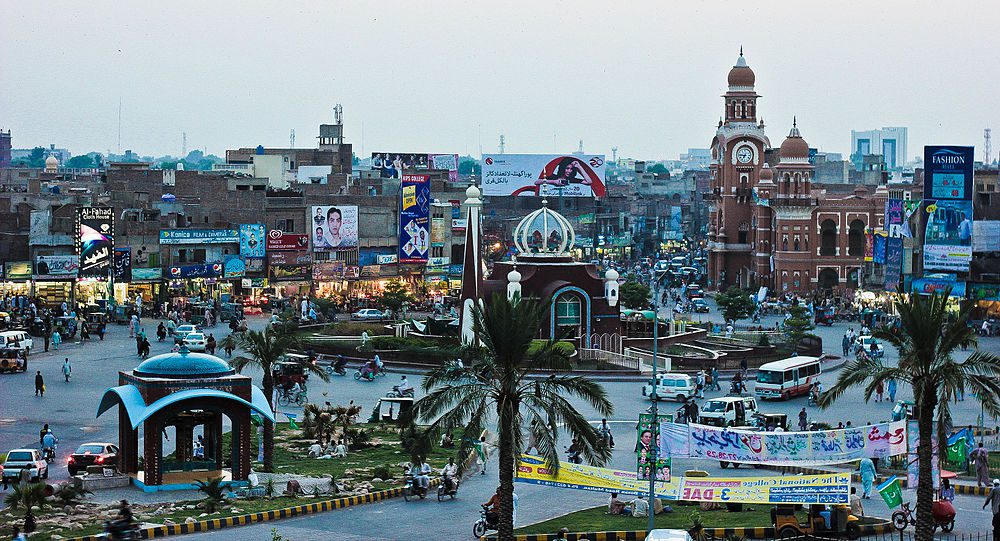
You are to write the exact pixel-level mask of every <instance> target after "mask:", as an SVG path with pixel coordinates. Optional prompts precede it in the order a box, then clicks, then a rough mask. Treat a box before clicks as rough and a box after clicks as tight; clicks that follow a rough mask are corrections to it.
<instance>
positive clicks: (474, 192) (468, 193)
mask: <svg viewBox="0 0 1000 541" xmlns="http://www.w3.org/2000/svg"><path fill="white" fill-rule="evenodd" d="M481 194H482V192H480V191H479V188H477V187H476V185H475V184H470V185H469V187H468V188H466V189H465V197H467V198H469V199H479V196H480V195H481Z"/></svg>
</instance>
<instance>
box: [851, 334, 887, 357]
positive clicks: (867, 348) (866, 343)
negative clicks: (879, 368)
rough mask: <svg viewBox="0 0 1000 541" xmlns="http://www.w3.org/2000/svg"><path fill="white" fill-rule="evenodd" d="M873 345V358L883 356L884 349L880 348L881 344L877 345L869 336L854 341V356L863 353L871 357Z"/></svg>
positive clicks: (876, 341)
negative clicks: (873, 346)
mask: <svg viewBox="0 0 1000 541" xmlns="http://www.w3.org/2000/svg"><path fill="white" fill-rule="evenodd" d="M873 344H874V345H875V355H874V356H875V358H879V357H882V356H883V355H885V348H884V347H882V344H879V343H878V340H875V338H873V337H872V336H869V335H864V336H859V337H857V338H855V339H854V354H855V355H857V354H859V353H861V352H862V351H864V352H865V353H867V354H868V355H871V354H872V345H873Z"/></svg>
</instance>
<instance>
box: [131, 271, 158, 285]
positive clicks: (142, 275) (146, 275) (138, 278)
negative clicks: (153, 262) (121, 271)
mask: <svg viewBox="0 0 1000 541" xmlns="http://www.w3.org/2000/svg"><path fill="white" fill-rule="evenodd" d="M161 278H163V269H161V268H159V267H157V268H155V269H137V268H133V269H132V281H133V282H142V281H153V282H158V281H160V279H161Z"/></svg>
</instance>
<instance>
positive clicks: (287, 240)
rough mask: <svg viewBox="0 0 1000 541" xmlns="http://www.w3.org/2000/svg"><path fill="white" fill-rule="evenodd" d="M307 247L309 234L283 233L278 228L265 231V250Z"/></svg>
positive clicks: (293, 249) (291, 249)
mask: <svg viewBox="0 0 1000 541" xmlns="http://www.w3.org/2000/svg"><path fill="white" fill-rule="evenodd" d="M308 249H309V235H300V234H298V233H284V232H282V231H281V230H280V229H272V230H270V231H268V232H267V251H268V252H270V251H272V250H275V251H296V250H308Z"/></svg>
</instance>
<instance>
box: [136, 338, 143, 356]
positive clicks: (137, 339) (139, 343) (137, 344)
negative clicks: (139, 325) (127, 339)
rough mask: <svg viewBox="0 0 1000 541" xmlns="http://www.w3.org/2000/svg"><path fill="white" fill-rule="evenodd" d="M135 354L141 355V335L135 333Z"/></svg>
mask: <svg viewBox="0 0 1000 541" xmlns="http://www.w3.org/2000/svg"><path fill="white" fill-rule="evenodd" d="M135 354H136V355H139V356H140V357H141V356H142V335H139V334H136V335H135Z"/></svg>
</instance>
